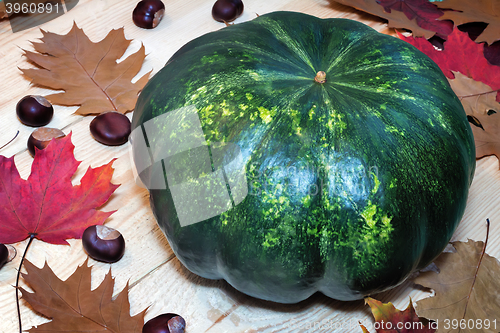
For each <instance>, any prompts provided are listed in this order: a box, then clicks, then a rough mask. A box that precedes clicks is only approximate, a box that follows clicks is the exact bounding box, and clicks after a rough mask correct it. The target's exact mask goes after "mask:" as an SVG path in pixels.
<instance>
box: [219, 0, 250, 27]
mask: <svg viewBox="0 0 500 333" xmlns="http://www.w3.org/2000/svg"><path fill="white" fill-rule="evenodd" d="M242 12H243V2H242V1H241V0H217V1H216V2H215V3H214V5H213V7H212V17H213V18H214V20H216V21H219V22H231V21H234V20H235V19H236V18H238V17H239V16H240V15H241V13H242Z"/></svg>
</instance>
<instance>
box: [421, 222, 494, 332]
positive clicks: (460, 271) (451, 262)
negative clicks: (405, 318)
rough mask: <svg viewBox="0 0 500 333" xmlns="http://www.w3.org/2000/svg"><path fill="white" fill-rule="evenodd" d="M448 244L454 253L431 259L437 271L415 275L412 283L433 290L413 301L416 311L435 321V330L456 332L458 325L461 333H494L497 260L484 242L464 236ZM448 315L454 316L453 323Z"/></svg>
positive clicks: (451, 317) (452, 317)
mask: <svg viewBox="0 0 500 333" xmlns="http://www.w3.org/2000/svg"><path fill="white" fill-rule="evenodd" d="M488 229H489V228H488ZM451 244H452V245H453V247H454V248H455V249H456V253H443V254H441V255H440V256H439V257H438V258H437V259H436V260H435V261H434V263H435V264H436V265H437V267H438V268H439V270H440V272H439V274H437V273H436V272H434V271H427V272H424V273H421V274H420V275H419V276H418V277H417V278H416V279H415V283H417V284H419V285H422V286H424V287H427V288H430V289H432V290H434V292H435V296H433V297H428V298H424V299H422V300H420V301H418V302H417V311H418V314H419V315H421V316H424V317H426V318H429V319H433V320H435V321H437V322H438V323H439V329H438V331H437V332H438V333H439V332H458V331H459V330H458V329H460V332H461V333H468V332H491V333H498V331H499V323H498V318H500V297H499V295H498V291H499V290H500V280H499V279H498V276H500V262H499V261H498V260H497V259H496V258H494V257H491V256H489V255H488V254H486V253H485V249H486V243H485V242H475V241H472V240H468V241H467V243H464V242H453V243H451ZM452 319H456V322H455V324H453V323H452V322H451V320H452ZM447 320H448V323H449V325H448V327H446V326H445V325H446V323H447ZM493 320H497V321H496V322H493ZM463 323H465V325H464V326H463V327H462V325H463ZM471 323H474V324H473V325H470V324H471ZM477 323H478V324H477ZM453 325H455V326H456V325H458V327H453ZM479 325H482V327H479Z"/></svg>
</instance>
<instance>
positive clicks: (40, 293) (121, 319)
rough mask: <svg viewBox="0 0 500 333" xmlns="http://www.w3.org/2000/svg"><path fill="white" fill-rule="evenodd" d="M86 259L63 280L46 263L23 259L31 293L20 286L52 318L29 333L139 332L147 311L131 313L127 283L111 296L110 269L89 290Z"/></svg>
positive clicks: (88, 269) (29, 298)
mask: <svg viewBox="0 0 500 333" xmlns="http://www.w3.org/2000/svg"><path fill="white" fill-rule="evenodd" d="M87 262H88V259H87V260H85V262H84V264H83V265H82V266H79V267H78V268H77V269H76V271H75V272H74V273H73V274H72V275H71V276H70V277H69V278H68V279H66V280H65V281H62V280H60V279H59V278H58V277H57V276H56V275H55V274H54V272H53V271H52V270H51V269H50V267H49V266H48V265H47V263H45V264H44V266H43V267H42V268H37V267H36V266H35V265H33V264H32V263H30V262H29V261H27V260H26V262H25V264H24V267H25V268H26V271H27V273H22V276H23V278H24V280H25V281H26V282H27V283H28V284H29V286H30V287H31V289H32V290H33V291H34V292H28V291H26V290H25V289H23V288H20V290H21V292H22V296H23V299H25V300H26V301H27V302H28V303H29V304H30V305H31V306H32V307H33V309H34V310H35V311H37V312H39V313H41V314H42V315H44V316H45V317H47V318H49V319H52V321H50V322H48V323H45V324H42V325H39V326H38V327H33V328H32V329H30V330H29V332H32V333H37V332H74V333H78V332H115V333H118V332H119V333H140V332H142V326H143V324H144V315H145V312H146V310H144V311H142V312H140V313H138V314H136V315H135V316H133V317H132V316H130V303H129V300H128V284H127V286H126V287H125V288H124V289H123V290H122V291H121V292H120V293H119V294H118V295H117V296H116V298H112V295H113V287H114V279H113V278H112V277H111V272H110V271H109V272H108V273H107V274H106V276H105V277H104V280H103V281H102V282H101V284H100V285H99V286H98V287H97V288H96V289H94V290H91V271H92V269H91V267H88V265H87Z"/></svg>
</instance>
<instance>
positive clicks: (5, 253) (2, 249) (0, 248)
mask: <svg viewBox="0 0 500 333" xmlns="http://www.w3.org/2000/svg"><path fill="white" fill-rule="evenodd" d="M7 261H9V250H8V249H7V246H5V245H3V244H0V268H2V267H3V265H5V264H6V263H7Z"/></svg>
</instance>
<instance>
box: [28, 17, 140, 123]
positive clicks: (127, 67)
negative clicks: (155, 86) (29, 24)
mask: <svg viewBox="0 0 500 333" xmlns="http://www.w3.org/2000/svg"><path fill="white" fill-rule="evenodd" d="M42 33H43V37H42V38H41V41H42V42H41V43H32V44H33V47H34V49H35V50H36V52H30V51H25V55H26V57H27V58H28V59H29V60H31V61H32V62H34V63H35V64H37V65H38V66H40V67H41V68H38V69H21V70H22V72H23V73H24V74H26V75H27V76H28V77H30V78H31V79H32V80H33V82H34V83H36V84H38V85H40V86H44V87H48V88H51V89H57V90H64V92H63V93H57V94H52V95H48V96H46V98H47V99H48V100H49V101H51V102H52V103H53V104H59V105H67V106H74V105H78V106H80V107H79V108H78V110H77V111H76V113H77V114H80V115H88V114H99V113H102V112H106V111H118V112H121V113H126V112H128V111H131V110H133V109H134V107H135V102H136V100H137V95H138V93H139V92H140V90H141V89H142V88H143V87H144V85H145V84H146V82H147V80H148V77H149V74H146V75H144V76H143V77H141V78H140V79H139V80H138V81H137V82H136V83H132V82H131V80H132V79H133V78H134V77H135V76H136V75H137V73H138V72H139V71H140V69H141V67H142V63H143V61H144V58H145V49H144V45H143V46H141V48H140V50H139V51H137V52H136V53H134V54H132V55H130V56H128V57H127V58H126V59H125V60H123V61H121V62H120V63H117V60H118V59H120V58H121V57H122V56H123V54H124V53H125V51H126V50H127V48H128V46H129V45H130V40H127V39H125V35H124V32H123V28H121V29H117V30H112V31H111V32H109V34H108V35H107V36H106V37H105V38H104V39H103V40H102V41H100V42H98V43H93V42H92V41H91V40H90V39H89V38H88V37H87V36H86V35H85V34H84V32H83V30H82V29H80V28H78V27H77V26H76V23H75V24H74V25H73V28H72V29H71V31H70V32H68V34H66V35H57V34H54V33H51V32H45V31H43V30H42Z"/></svg>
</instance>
